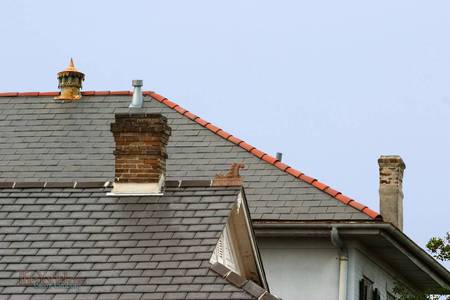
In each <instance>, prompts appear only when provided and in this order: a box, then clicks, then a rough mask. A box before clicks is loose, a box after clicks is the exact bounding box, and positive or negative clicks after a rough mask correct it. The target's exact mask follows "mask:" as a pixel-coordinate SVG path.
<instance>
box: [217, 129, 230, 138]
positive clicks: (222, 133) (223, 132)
mask: <svg viewBox="0 0 450 300" xmlns="http://www.w3.org/2000/svg"><path fill="white" fill-rule="evenodd" d="M216 133H217V134H218V135H220V136H221V137H223V138H224V139H226V140H228V138H229V137H230V136H231V134H229V133H228V132H226V131H223V130H222V129H220V130H219V131H217V132H216Z"/></svg>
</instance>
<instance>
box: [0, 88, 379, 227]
mask: <svg viewBox="0 0 450 300" xmlns="http://www.w3.org/2000/svg"><path fill="white" fill-rule="evenodd" d="M132 94H133V93H132V92H131V91H84V92H81V95H83V96H110V95H111V96H112V95H116V96H131V95H132ZM143 94H144V96H150V97H152V98H153V99H155V100H156V101H158V102H160V103H162V104H164V105H166V106H167V107H169V108H171V109H173V110H175V111H177V112H178V113H179V114H181V115H183V116H185V117H187V118H188V119H190V120H192V121H194V122H196V123H197V124H199V125H201V126H202V127H205V128H207V129H209V130H210V131H211V132H213V133H215V134H216V135H218V136H220V137H222V138H223V139H225V140H227V141H230V142H232V143H233V144H235V145H237V146H239V147H241V148H242V149H244V150H246V151H247V152H250V153H251V154H253V155H254V156H256V157H257V158H259V159H261V160H264V161H265V162H267V163H269V164H271V165H273V166H275V167H276V168H278V169H279V170H281V171H283V172H285V173H288V174H289V175H291V176H294V177H295V178H297V179H300V180H302V181H304V182H306V183H308V184H310V185H312V186H314V187H315V188H317V189H319V190H320V191H322V192H325V193H327V194H328V195H330V196H331V197H333V198H335V199H336V200H338V201H339V202H341V203H343V204H345V205H347V206H350V207H353V208H354V209H356V210H358V211H360V212H362V213H364V214H365V215H367V216H369V217H370V218H371V219H372V220H376V221H382V220H383V217H382V216H381V215H380V214H379V213H378V212H376V211H374V210H372V209H370V208H369V207H368V206H366V205H364V204H362V203H360V202H358V201H356V200H355V199H352V198H350V197H348V196H346V195H344V194H342V193H341V192H339V191H337V190H335V189H333V188H331V187H330V186H329V185H327V184H325V183H323V182H321V181H319V180H317V179H316V178H313V177H309V176H307V175H306V174H304V173H303V172H301V171H299V170H297V169H295V168H293V167H291V166H289V165H286V164H284V163H282V162H281V161H279V160H277V159H276V158H275V157H273V156H271V155H269V154H267V153H265V152H264V151H261V150H259V149H258V148H256V147H254V146H252V145H250V144H248V143H246V142H245V141H243V140H241V139H239V138H237V137H235V136H233V135H232V134H230V133H228V132H226V131H224V130H223V129H221V128H219V127H217V126H215V125H214V124H212V123H210V122H208V121H206V120H204V119H202V118H200V117H199V116H197V115H195V114H193V113H191V112H190V111H188V110H187V109H185V108H183V107H181V106H180V105H178V104H176V103H175V102H172V101H171V100H169V99H168V98H166V97H164V96H162V95H160V94H158V93H155V92H153V91H143ZM58 95H59V92H6V93H0V97H49V96H58Z"/></svg>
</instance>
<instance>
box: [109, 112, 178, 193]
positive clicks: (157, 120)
mask: <svg viewBox="0 0 450 300" xmlns="http://www.w3.org/2000/svg"><path fill="white" fill-rule="evenodd" d="M111 131H112V133H113V135H114V140H115V143H116V149H115V151H114V155H115V182H114V187H113V190H112V193H114V194H124V193H125V194H155V193H160V192H161V189H162V185H163V183H164V178H165V172H166V158H167V153H166V146H167V142H168V140H169V136H170V134H171V129H170V127H169V126H168V125H167V119H166V118H165V117H164V116H162V115H161V114H145V113H140V114H131V113H130V114H128V113H124V114H116V119H115V123H112V124H111Z"/></svg>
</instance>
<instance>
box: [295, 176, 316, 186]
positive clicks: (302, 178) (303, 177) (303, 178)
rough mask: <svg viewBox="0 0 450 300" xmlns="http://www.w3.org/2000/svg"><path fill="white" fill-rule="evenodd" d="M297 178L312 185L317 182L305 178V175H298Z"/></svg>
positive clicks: (313, 179) (307, 177)
mask: <svg viewBox="0 0 450 300" xmlns="http://www.w3.org/2000/svg"><path fill="white" fill-rule="evenodd" d="M298 178H300V179H301V180H303V181H305V182H307V183H309V184H312V183H313V182H314V181H317V179H315V178H312V177H309V176H306V175H305V174H302V175H300V176H299V177H298Z"/></svg>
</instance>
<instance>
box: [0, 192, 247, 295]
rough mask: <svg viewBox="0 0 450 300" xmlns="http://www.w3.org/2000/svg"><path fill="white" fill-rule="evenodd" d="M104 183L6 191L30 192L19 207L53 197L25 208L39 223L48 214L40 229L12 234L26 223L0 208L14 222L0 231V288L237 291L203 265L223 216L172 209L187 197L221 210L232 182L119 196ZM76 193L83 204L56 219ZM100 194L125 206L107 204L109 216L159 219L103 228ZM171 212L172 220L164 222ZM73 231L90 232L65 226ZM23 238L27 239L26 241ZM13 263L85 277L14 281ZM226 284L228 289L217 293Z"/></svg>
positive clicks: (232, 197) (32, 291) (15, 197)
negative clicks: (60, 283)
mask: <svg viewBox="0 0 450 300" xmlns="http://www.w3.org/2000/svg"><path fill="white" fill-rule="evenodd" d="M205 189H206V190H205ZM108 191H109V190H108V189H104V188H85V189H73V188H62V189H56V188H55V189H53V188H43V189H38V190H33V192H31V189H30V190H29V189H16V190H11V191H10V192H9V193H8V196H7V197H6V198H5V199H9V200H11V201H10V202H11V203H12V204H10V205H11V206H13V207H14V206H15V205H16V204H15V203H16V202H17V201H20V199H23V198H26V197H29V196H30V195H31V194H32V193H34V197H35V198H36V200H38V201H36V202H34V203H29V204H22V205H20V209H21V210H24V211H32V210H33V207H35V206H38V205H40V204H37V203H39V202H41V201H39V200H41V199H46V198H54V199H55V201H54V203H53V204H51V210H52V211H53V212H54V214H39V213H38V214H33V215H32V216H31V217H32V218H33V219H32V220H33V224H36V223H38V224H39V222H38V221H39V220H42V219H45V220H47V222H44V223H40V224H41V225H40V228H41V232H45V233H46V234H43V235H36V234H35V233H23V234H17V233H16V232H17V231H18V230H20V228H28V227H29V224H30V223H29V222H25V223H21V222H17V221H18V220H19V219H16V217H17V216H15V215H11V214H7V215H6V216H5V218H6V219H5V220H10V221H11V222H10V223H8V224H9V225H10V224H16V225H17V226H6V228H12V229H11V230H3V232H4V233H3V234H0V245H3V246H6V247H7V250H8V251H9V252H8V255H3V256H2V258H1V260H0V268H1V269H2V270H3V273H2V275H4V276H3V277H2V276H0V289H2V292H3V293H8V294H11V295H13V294H16V295H17V294H18V293H19V294H20V293H22V294H23V293H25V294H27V295H28V296H30V297H31V296H36V297H41V296H42V297H44V298H45V296H43V295H46V296H48V295H49V294H55V297H56V294H58V293H59V296H57V297H58V298H61V299H66V298H67V299H83V297H82V296H80V295H76V294H77V293H83V292H84V293H89V295H95V297H93V298H90V299H102V298H104V297H106V298H108V297H113V298H117V299H121V298H123V299H132V298H134V297H135V298H136V299H144V298H145V297H144V294H145V295H146V296H148V297H150V296H151V297H153V296H155V295H158V293H161V295H162V297H163V298H162V299H183V298H185V297H188V295H189V294H190V295H191V296H192V295H193V294H192V293H201V294H199V295H204V296H205V299H207V298H210V297H215V295H222V296H224V295H228V296H231V294H232V293H239V292H240V290H239V288H237V287H234V286H230V284H229V283H228V282H226V281H225V280H223V279H222V278H220V277H217V275H215V274H213V273H211V271H210V270H209V266H210V265H209V258H210V257H211V255H212V251H213V248H214V245H215V243H217V239H218V238H219V235H220V234H221V232H222V230H223V228H224V226H225V222H226V218H225V217H211V218H197V217H194V216H192V215H190V214H188V215H183V214H181V213H180V214H177V213H178V212H183V211H185V209H186V207H187V205H186V204H185V203H182V201H183V200H186V201H188V202H197V203H198V204H206V205H209V206H210V207H209V209H210V210H212V211H220V212H223V215H227V214H228V213H229V210H230V209H231V207H232V205H233V204H234V203H235V201H236V199H237V196H238V193H239V192H240V190H239V189H223V188H222V189H219V188H197V187H196V188H188V189H178V188H177V189H168V190H167V191H166V192H165V195H164V196H136V197H126V198H125V197H123V198H121V197H109V198H108V197H106V196H105V195H106V193H107V192H108ZM199 194H200V195H199ZM77 195H78V196H77ZM79 195H82V197H83V198H84V199H85V200H86V203H87V205H84V206H83V207H82V210H81V211H79V214H77V215H71V216H69V218H66V217H67V216H64V218H63V219H59V217H60V214H59V213H60V211H62V210H64V207H65V205H64V204H62V203H65V202H67V200H73V202H77V201H78V200H79V199H80V198H79ZM103 198H105V199H108V200H112V201H106V202H105V204H102V205H101V208H102V209H108V208H109V207H110V206H115V207H116V206H117V203H118V202H122V203H126V204H125V206H126V207H127V208H128V211H127V213H126V214H125V215H123V214H121V213H120V212H121V211H120V210H119V211H113V210H111V211H110V212H108V213H107V214H106V215H107V216H108V217H109V220H111V219H115V222H112V224H115V223H117V221H118V220H122V219H127V220H135V221H137V222H131V223H133V224H134V223H136V224H137V223H139V224H140V223H142V222H139V221H142V220H148V219H153V218H154V217H153V216H155V215H157V216H158V217H157V220H158V222H157V223H149V224H146V225H128V226H116V227H115V229H117V230H114V233H111V232H109V231H108V230H107V228H108V226H97V225H92V224H96V223H97V221H99V220H103V218H105V217H106V215H105V214H99V211H98V210H99V206H98V205H97V204H95V203H97V201H99V199H103ZM210 203H220V205H216V204H214V205H212V204H210ZM11 206H9V207H11ZM122 207H124V206H122ZM202 207H204V206H197V207H191V208H190V210H191V211H193V212H196V211H197V210H196V209H202ZM167 211H173V212H174V213H175V214H174V215H179V217H178V216H177V217H175V216H172V215H171V214H162V213H161V212H167ZM100 212H101V211H100ZM71 218H74V219H76V218H82V220H86V221H88V222H85V224H84V225H83V224H79V225H76V226H73V222H61V221H60V220H71ZM171 219H175V220H176V222H171V221H170V220H171ZM188 220H189V221H188ZM161 223H167V224H170V225H161ZM183 223H187V224H191V223H193V224H195V225H183ZM204 223H207V224H204ZM209 224H211V225H215V227H211V226H210V225H209ZM197 229H201V230H203V231H202V232H203V234H199V232H198V231H197ZM72 231H77V232H78V231H79V232H91V233H66V232H72ZM25 240H30V242H27V243H26V244H25V243H24V242H23V241H25ZM31 241H33V244H31ZM183 242H184V243H183ZM210 244H211V245H210ZM201 245H208V246H201ZM30 246H32V247H30ZM29 247H30V248H29ZM199 254H201V255H199ZM19 271H24V272H27V274H28V275H30V276H32V275H33V274H38V272H39V273H43V274H45V275H46V276H50V275H52V276H53V275H55V274H60V273H66V274H70V276H76V277H77V278H81V279H83V278H84V279H85V281H84V282H83V283H82V284H81V285H80V286H79V287H77V288H75V289H71V290H67V289H64V288H59V287H47V288H34V287H30V286H25V285H23V284H22V285H21V284H19V282H18V280H19V276H20V274H19V273H18V272H19ZM201 278H205V280H201ZM225 290H226V291H230V292H229V293H224V292H223V291H225ZM242 295H243V297H242V298H239V299H250V296H249V295H248V294H242ZM129 296H130V297H131V298H128V297H129ZM89 297H91V296H89ZM89 297H87V298H89ZM180 297H181V298H180ZM45 299H48V298H45ZM158 299H161V298H158Z"/></svg>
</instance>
